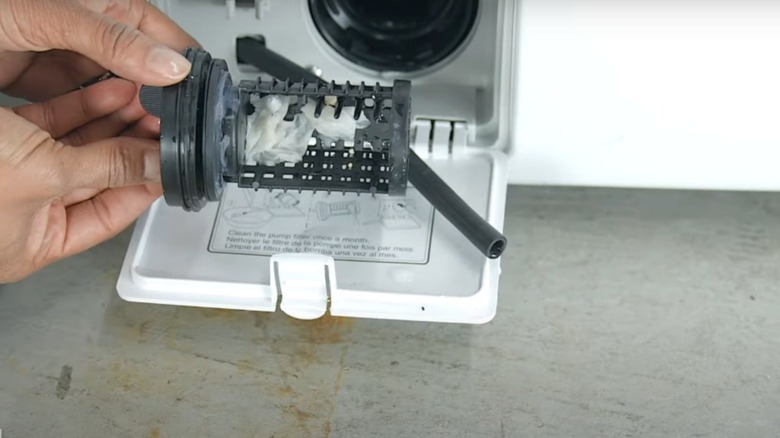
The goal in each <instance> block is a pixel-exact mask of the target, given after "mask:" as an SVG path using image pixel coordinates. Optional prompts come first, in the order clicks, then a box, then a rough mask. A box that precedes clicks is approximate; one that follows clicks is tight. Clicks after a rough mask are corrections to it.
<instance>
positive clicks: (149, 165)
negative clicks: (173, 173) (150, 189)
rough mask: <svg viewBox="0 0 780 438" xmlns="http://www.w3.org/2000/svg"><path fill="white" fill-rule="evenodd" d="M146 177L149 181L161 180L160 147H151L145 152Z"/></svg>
mask: <svg viewBox="0 0 780 438" xmlns="http://www.w3.org/2000/svg"><path fill="white" fill-rule="evenodd" d="M144 178H146V180H147V181H155V182H157V181H160V150H159V149H156V148H155V149H149V150H147V151H146V152H145V153H144Z"/></svg>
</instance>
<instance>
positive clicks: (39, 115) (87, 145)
mask: <svg viewBox="0 0 780 438" xmlns="http://www.w3.org/2000/svg"><path fill="white" fill-rule="evenodd" d="M135 91H136V86H135V84H133V83H132V82H128V81H124V80H121V79H111V80H108V81H105V82H101V83H99V84H96V85H94V86H92V87H89V88H86V89H84V90H80V91H75V92H72V93H69V94H66V95H64V96H61V97H58V98H54V99H52V100H50V101H48V102H46V103H37V104H30V105H26V106H22V107H18V108H16V109H14V110H9V109H6V108H0V126H1V127H2V133H3V135H2V136H0V187H3V188H4V189H5V190H2V191H0V224H2V227H3V232H2V234H0V283H5V282H10V281H16V280H19V279H21V278H24V277H26V276H27V275H29V274H31V273H33V272H35V271H37V270H39V269H40V268H42V267H44V266H46V265H48V264H50V263H52V262H55V261H57V260H60V259H62V258H64V257H68V256H71V255H73V254H76V253H78V252H81V251H83V250H85V249H87V248H90V247H92V246H94V245H96V244H98V243H100V242H102V241H104V240H106V239H108V238H110V237H112V236H114V235H115V234H117V233H118V232H120V231H121V230H123V229H124V228H126V227H127V226H128V225H130V224H131V223H132V222H133V220H135V218H136V217H137V216H138V215H140V214H141V213H142V212H143V211H144V210H145V209H146V208H147V207H148V206H149V204H150V203H151V202H153V201H154V200H155V199H157V198H158V197H159V196H160V194H161V193H162V192H161V188H160V186H159V184H157V183H156V182H157V181H158V180H159V149H158V142H157V141H155V140H152V139H151V138H154V137H155V136H156V135H159V131H158V130H159V127H158V124H157V123H156V121H155V120H153V119H149V118H144V119H141V120H142V121H141V123H137V124H134V125H131V127H130V128H126V123H125V122H126V120H123V119H122V116H121V115H122V114H123V111H121V110H120V109H123V108H128V107H134V106H135V105H136V104H134V103H133V100H134V99H135V100H136V102H137V98H136V93H135ZM124 113H127V111H124ZM117 135H123V136H126V137H123V138H115V137H116V136H117ZM144 137H146V138H144Z"/></svg>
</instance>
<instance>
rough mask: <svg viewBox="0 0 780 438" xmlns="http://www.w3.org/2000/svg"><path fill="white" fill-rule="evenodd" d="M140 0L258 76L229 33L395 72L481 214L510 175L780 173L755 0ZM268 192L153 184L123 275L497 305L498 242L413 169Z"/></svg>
mask: <svg viewBox="0 0 780 438" xmlns="http://www.w3.org/2000/svg"><path fill="white" fill-rule="evenodd" d="M153 3H155V4H156V5H157V6H158V7H160V8H161V9H162V10H163V11H165V12H166V13H167V14H169V15H170V16H171V17H172V18H173V19H174V20H176V21H177V22H178V23H179V24H181V25H182V26H183V27H184V28H185V29H187V30H188V31H189V32H190V33H191V34H192V35H193V36H194V37H195V38H196V39H198V40H199V41H200V42H201V43H202V44H203V46H204V48H205V49H207V50H208V51H209V52H211V54H212V55H213V56H215V57H219V58H223V59H225V60H227V61H228V64H229V67H230V70H231V72H232V74H233V76H234V77H235V78H236V79H254V78H256V77H257V76H258V75H260V74H261V72H260V71H259V70H258V69H257V68H255V67H253V66H250V65H245V64H243V63H240V62H239V60H238V59H237V56H236V40H237V38H242V37H246V36H254V37H257V38H261V39H262V40H264V41H265V44H266V46H267V47H268V48H270V49H271V50H273V51H276V52H278V53H281V54H283V55H284V56H286V57H287V58H289V59H290V60H292V61H293V62H295V63H297V64H299V65H302V66H306V67H307V68H309V69H310V70H311V71H314V72H317V73H318V74H321V75H322V76H323V77H325V78H327V79H335V80H337V81H346V80H349V81H352V82H353V83H356V82H359V81H366V82H367V83H373V82H376V81H380V82H383V83H389V82H391V81H392V80H393V79H395V78H405V79H411V80H412V84H413V86H412V102H413V119H414V122H413V127H414V135H413V141H412V147H413V148H414V149H415V151H417V153H418V154H420V155H422V156H423V157H424V159H425V160H426V161H427V163H428V164H429V165H430V166H431V167H432V168H433V169H434V170H435V171H436V172H437V173H438V174H439V175H440V176H442V178H443V179H444V180H445V181H446V182H447V183H449V184H450V185H451V186H452V187H453V188H454V189H455V190H456V191H457V192H458V193H459V194H460V195H461V196H462V197H463V198H464V199H465V200H466V201H467V202H468V203H469V204H470V205H471V206H472V207H473V208H474V209H475V210H476V211H478V212H480V213H481V214H482V215H484V217H486V218H487V219H488V220H489V221H490V222H491V224H493V225H494V226H495V227H497V228H501V227H502V224H503V216H504V204H505V193H506V188H507V184H509V183H525V184H557V185H596V186H630V187H673V188H705V189H706V188H709V189H770V190H774V189H777V188H778V187H780V173H778V172H774V166H773V164H774V161H775V160H774V158H775V155H776V153H777V152H776V150H777V147H778V146H780V130H777V129H776V125H777V123H776V120H779V119H780V118H779V117H778V116H780V106H778V105H777V102H778V101H780V86H779V85H778V81H777V79H776V78H778V77H780V61H777V57H774V56H772V53H773V51H775V50H776V48H777V46H778V43H780V14H778V13H777V12H779V11H778V6H777V5H774V4H773V3H772V2H759V1H757V0H756V1H747V2H745V1H736V0H734V1H731V2H726V1H724V2H719V3H713V4H708V5H707V6H706V7H705V6H703V5H701V4H700V2H694V1H681V2H650V1H641V2H615V1H609V0H590V1H576V0H552V1H551V0H522V1H512V0H473V1H469V0H460V1H458V0H418V1H412V0H404V1H401V0H395V1H384V2H361V1H358V0H285V1H282V0H257V1H250V2H244V1H235V0H228V1H226V2H219V1H214V0H161V1H153ZM278 196H280V194H278V193H275V192H270V193H268V192H254V191H247V190H242V189H238V188H235V187H231V188H229V189H228V190H227V191H226V193H225V195H224V198H223V200H222V202H220V203H219V205H212V206H209V207H207V208H206V209H204V210H203V211H201V212H199V213H197V214H193V213H186V212H184V211H181V210H180V209H177V208H172V207H168V206H166V205H164V204H163V203H161V202H160V203H157V204H155V205H154V206H153V208H152V209H151V210H150V211H149V212H148V213H147V214H146V215H145V216H144V217H143V218H142V219H141V220H140V221H139V222H138V224H137V227H136V229H135V232H134V235H133V239H132V242H131V245H130V248H129V250H128V255H127V258H126V260H125V263H124V266H123V269H122V274H121V277H120V280H119V283H118V290H119V293H120V295H121V296H122V297H123V298H125V299H127V300H131V301H142V302H154V303H164V304H172V305H191V306H206V307H222V308H236V309H248V310H257V311H276V310H279V309H280V310H281V311H284V312H286V313H288V314H290V315H291V316H293V317H297V318H304V319H311V318H317V317H320V316H322V315H324V314H326V313H329V314H332V315H335V316H352V317H363V318H383V319H400V320H420V321H437V322H459V323H484V322H487V321H489V320H491V319H492V318H493V317H494V315H495V311H496V304H497V300H498V289H499V287H498V285H499V277H500V259H499V260H488V259H485V258H484V257H483V256H482V255H481V254H479V253H478V252H476V251H474V250H473V248H471V246H470V245H469V243H468V241H467V240H466V239H465V238H464V237H463V236H461V235H460V234H459V233H458V232H457V231H456V230H455V229H454V228H453V227H452V226H451V225H450V224H449V223H448V222H447V221H446V220H444V219H442V218H441V217H440V216H439V215H437V214H436V212H435V211H433V209H432V208H431V207H430V205H429V204H428V203H427V202H426V201H425V200H424V199H423V198H421V197H420V196H419V195H417V194H416V192H415V191H414V190H413V189H412V190H411V191H410V192H409V193H408V195H407V196H406V197H405V198H404V199H400V200H399V199H393V198H386V197H381V196H378V197H374V198H371V197H363V198H359V197H356V196H355V197H353V196H350V195H347V196H343V195H341V194H339V195H326V194H312V193H302V194H294V195H290V194H287V195H286V196H284V197H283V198H284V199H281V198H279V197H278ZM510 250H511V248H510ZM512 269H519V267H512ZM512 293H522V291H512Z"/></svg>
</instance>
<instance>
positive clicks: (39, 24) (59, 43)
mask: <svg viewBox="0 0 780 438" xmlns="http://www.w3.org/2000/svg"><path fill="white" fill-rule="evenodd" d="M37 9H40V10H37ZM22 11H23V12H22V13H19V14H18V15H21V17H18V19H17V21H18V22H19V26H18V30H19V32H20V33H22V34H23V36H24V38H23V39H24V40H26V41H27V43H28V44H31V45H32V46H34V47H31V48H30V49H33V50H36V49H37V50H48V49H62V50H71V51H74V52H78V53H80V54H82V55H84V56H86V57H88V58H90V59H92V60H93V61H95V62H97V63H98V64H100V65H101V66H103V67H104V68H105V69H107V70H109V71H111V72H113V73H115V74H116V75H118V76H120V77H123V78H125V79H128V80H131V81H134V82H140V83H142V84H145V85H157V86H165V85H171V84H174V83H177V82H180V81H182V80H183V79H184V78H186V77H187V75H188V74H189V72H190V67H191V65H190V63H189V61H187V59H186V58H185V57H184V56H183V55H182V54H180V53H178V52H176V51H174V50H173V49H171V48H169V47H167V46H165V45H163V44H160V43H158V42H156V41H155V40H154V39H152V38H150V37H149V36H147V35H145V34H144V33H143V32H141V31H139V30H138V29H136V28H135V27H132V26H129V25H127V24H125V23H122V22H120V21H117V20H115V19H113V18H111V17H109V16H107V15H104V14H101V13H99V12H95V11H92V10H90V9H87V8H86V7H84V6H82V5H80V4H79V3H78V2H40V1H36V2H30V6H29V7H28V8H24V9H22ZM42 17H48V18H45V19H44V18H42ZM25 24H27V25H30V26H29V27H26V26H25ZM25 27H26V29H25Z"/></svg>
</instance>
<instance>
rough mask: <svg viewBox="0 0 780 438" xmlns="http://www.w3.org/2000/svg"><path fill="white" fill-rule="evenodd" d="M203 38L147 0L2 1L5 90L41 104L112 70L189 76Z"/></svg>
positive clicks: (148, 77) (149, 80)
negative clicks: (189, 53)
mask: <svg viewBox="0 0 780 438" xmlns="http://www.w3.org/2000/svg"><path fill="white" fill-rule="evenodd" d="M197 45H198V44H197V42H196V41H195V40H194V39H193V38H192V37H191V36H189V35H188V34H187V33H186V32H184V31H183V30H182V29H181V28H179V27H178V26H177V25H176V24H175V23H173V22H172V21H171V20H170V19H169V18H167V17H166V16H165V14H163V13H162V12H160V11H159V10H157V9H156V8H154V7H153V6H152V5H150V4H149V3H148V2H147V1H145V0H0V90H2V91H3V92H5V93H6V94H9V95H11V96H16V97H22V98H25V99H28V100H31V101H42V100H46V99H50V98H52V97H54V96H59V95H61V94H63V93H66V92H69V91H72V90H75V89H77V88H78V87H79V85H81V84H83V83H85V82H87V81H89V80H91V79H93V78H95V77H99V76H101V75H102V74H104V73H106V72H107V71H111V72H113V73H114V74H116V75H118V76H120V77H123V78H125V79H129V80H132V81H136V82H139V83H142V84H146V85H160V86H164V85H170V84H172V83H176V82H179V81H181V80H182V79H184V78H185V77H186V76H187V74H189V69H190V65H189V63H188V62H187V60H186V59H185V58H184V57H183V56H182V55H180V54H179V53H177V51H179V52H182V51H183V50H184V49H186V48H187V47H192V46H197Z"/></svg>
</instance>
